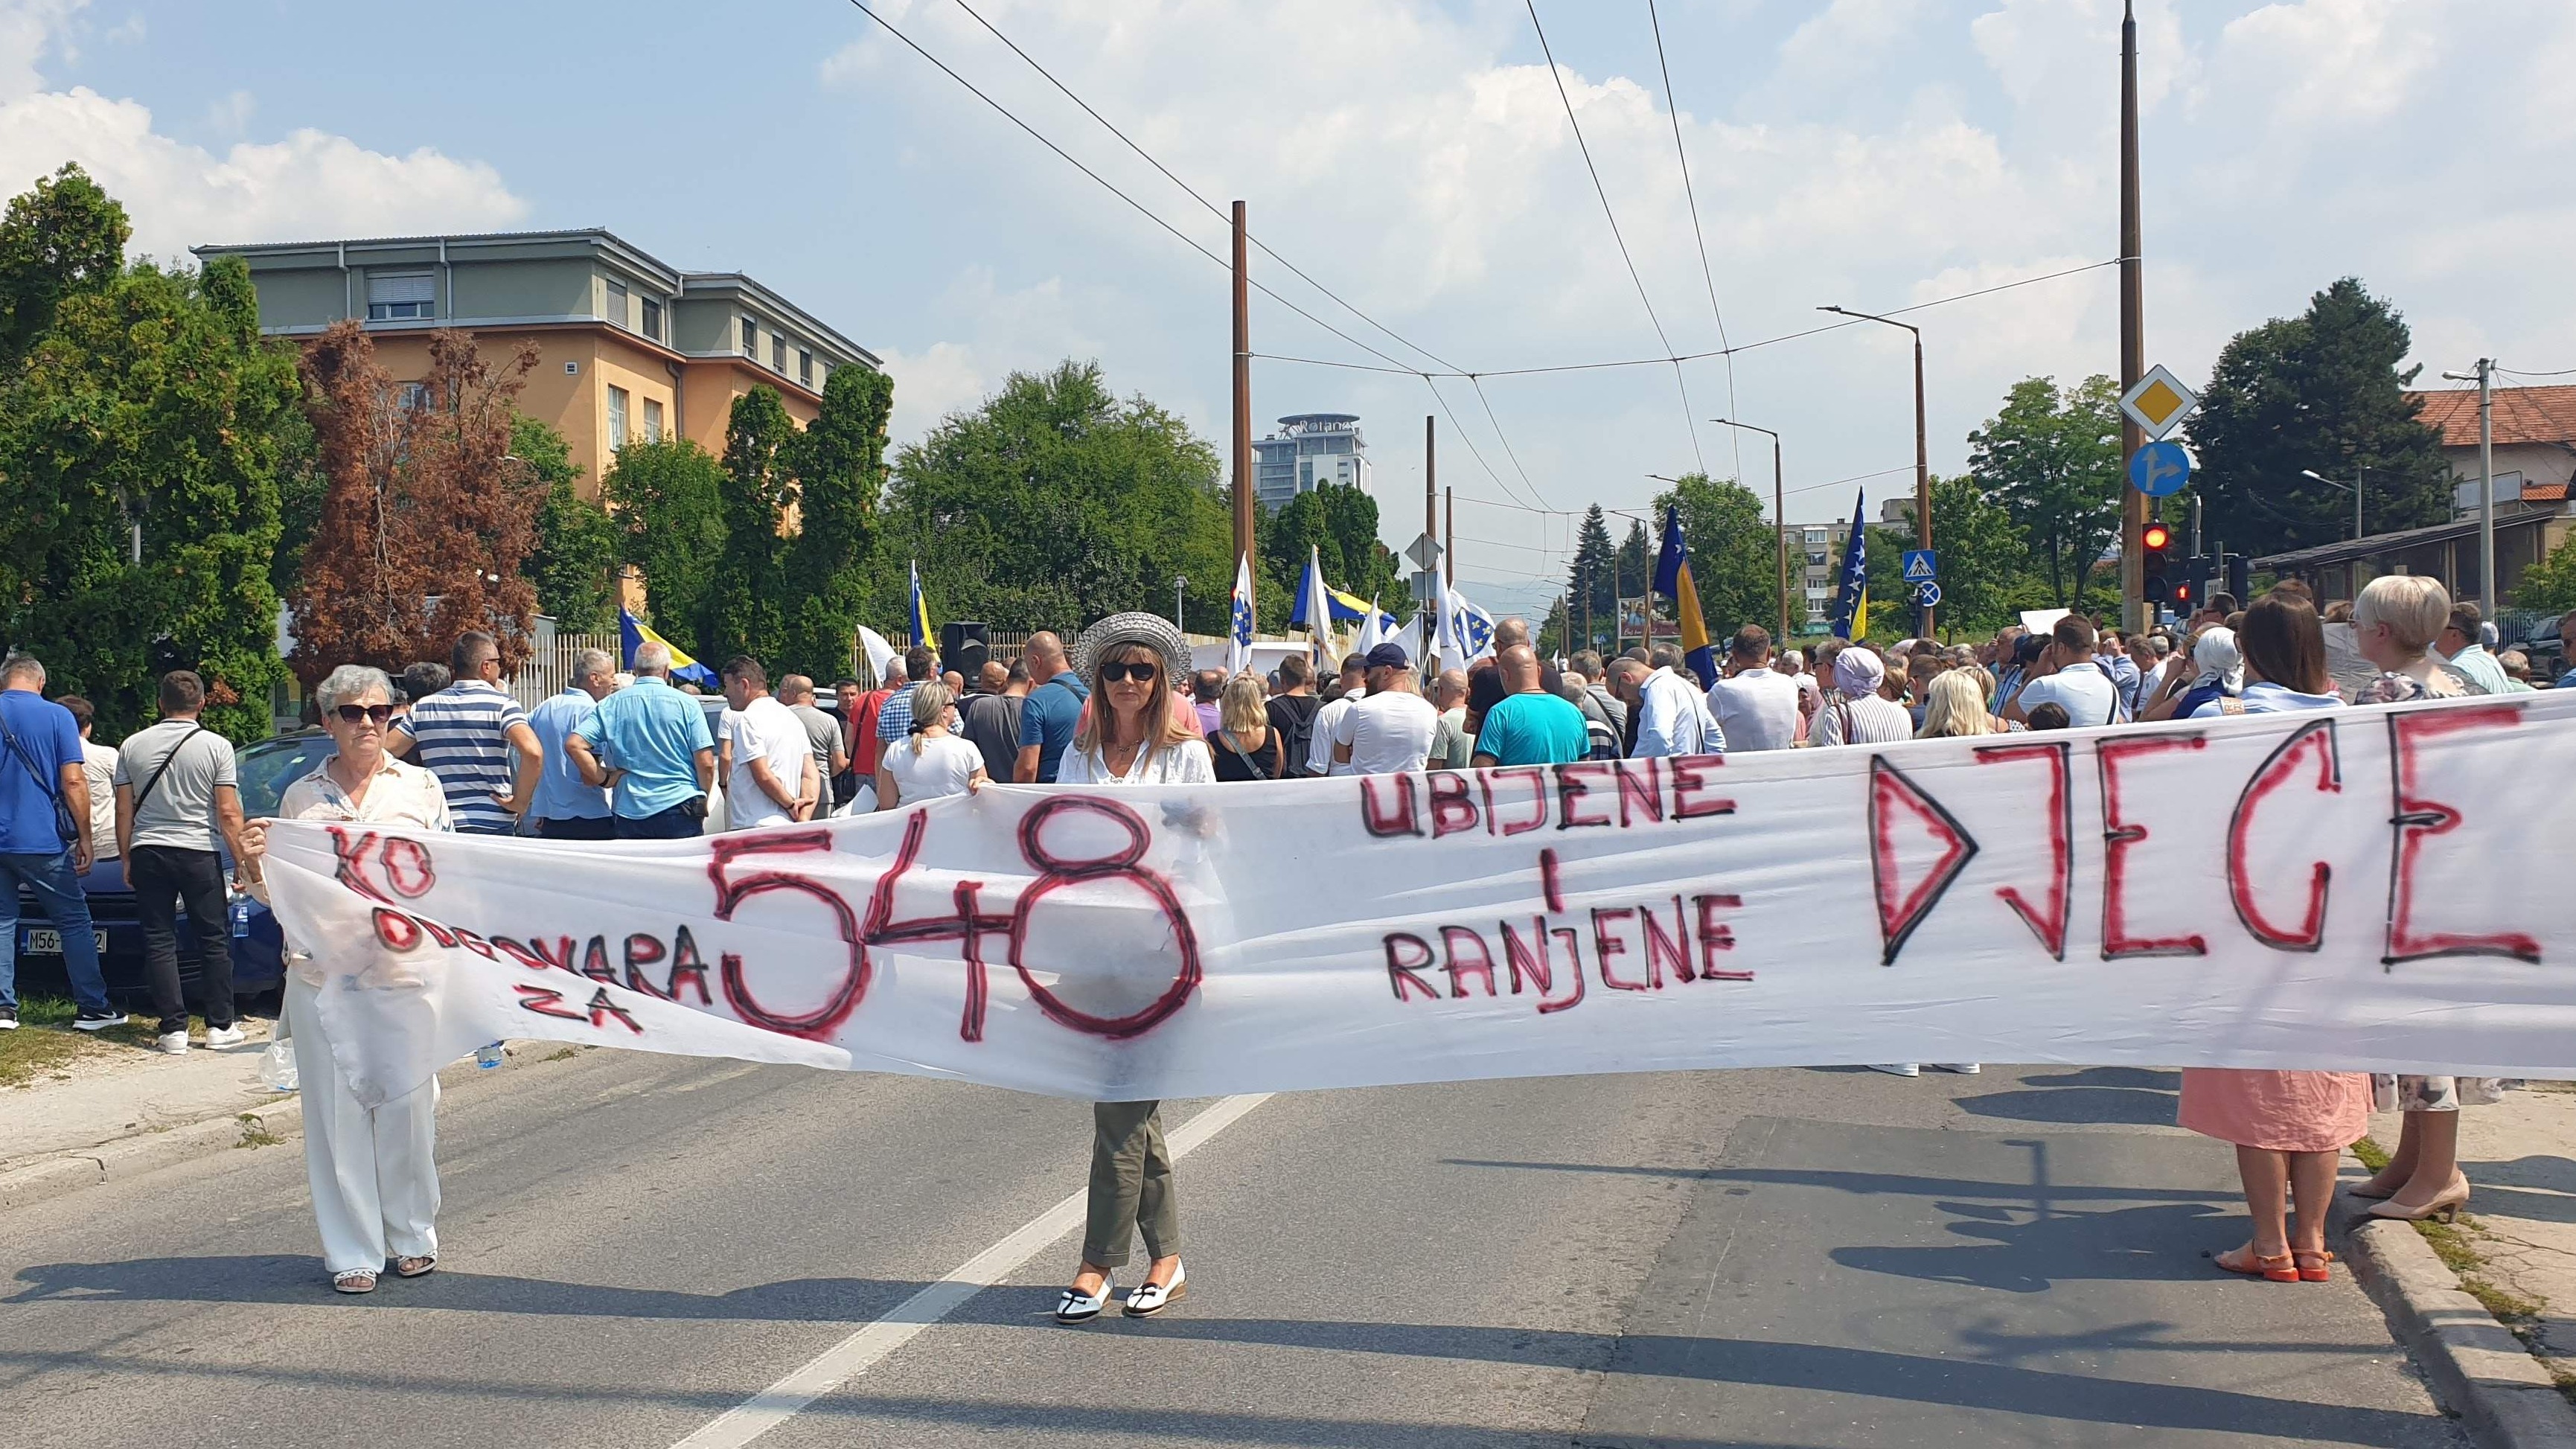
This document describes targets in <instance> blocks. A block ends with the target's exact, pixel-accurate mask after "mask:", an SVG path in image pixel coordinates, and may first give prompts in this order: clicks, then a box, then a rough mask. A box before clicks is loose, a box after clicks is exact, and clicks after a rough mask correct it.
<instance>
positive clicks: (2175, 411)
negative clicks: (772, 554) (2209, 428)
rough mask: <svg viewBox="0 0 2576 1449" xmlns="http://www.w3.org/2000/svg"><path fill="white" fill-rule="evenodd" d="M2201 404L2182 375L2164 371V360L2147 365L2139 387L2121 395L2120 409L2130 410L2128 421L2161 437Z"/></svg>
mask: <svg viewBox="0 0 2576 1449" xmlns="http://www.w3.org/2000/svg"><path fill="white" fill-rule="evenodd" d="M2198 406H2200V399H2199V397H2197V396H2196V395H2194V394H2193V392H2192V390H2191V389H2190V388H2187V387H2185V386H2183V385H2182V379H2181V378H2178V377H2176V376H2174V375H2173V374H2172V373H2170V372H2167V371H2165V370H2164V367H2163V366H2162V365H2161V364H2159V365H2157V366H2155V367H2151V368H2148V369H2147V375H2146V376H2144V377H2142V378H2139V379H2138V385H2137V386H2136V387H2133V388H2131V389H2129V390H2128V391H2127V392H2125V393H2122V394H2121V395H2120V411H2122V412H2124V413H2127V414H2128V415H2129V421H2131V422H2133V423H2136V424H2137V425H2138V426H2139V428H2141V429H2142V430H2144V431H2145V433H2146V435H2147V436H2148V437H2150V438H2162V437H2163V436H2164V435H2165V434H2167V433H2170V432H2172V431H2173V430H2174V429H2175V428H2177V427H2180V426H2181V425H2182V420H2183V419H2185V418H2187V417H2190V416H2191V410H2192V409H2193V408H2196V407H2198Z"/></svg>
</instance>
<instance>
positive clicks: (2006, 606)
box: [1869, 475, 2050, 638]
mask: <svg viewBox="0 0 2576 1449" xmlns="http://www.w3.org/2000/svg"><path fill="white" fill-rule="evenodd" d="M1932 534H1933V539H1932V541H1933V543H1934V545H1935V546H1936V549H1937V551H1938V552H1939V554H1940V561H1941V610H1940V613H1941V632H1942V633H1943V635H1945V636H1947V637H1952V638H1956V637H1960V636H1963V635H1971V634H1985V633H1992V632H1993V631H1995V630H1997V629H2000V628H2002V627H2004V626H2005V625H2006V624H2010V623H2012V622H2014V621H2015V619H2016V618H2017V617H2018V615H2019V614H2020V611H2022V610H2024V609H2044V608H2048V607H2049V606H2050V604H2049V597H2050V596H2049V589H2048V585H2047V583H2046V581H2044V580H2042V579H2040V578H2039V577H2038V576H2037V575H2035V574H2034V573H2033V572H2032V571H2031V557H2030V548H2029V546H2028V545H2027V544H2025V543H2024V542H2023V541H2022V535H2021V531H2020V529H2019V528H2018V527H2016V526H2015V525H2014V523H2013V520H2012V515H2011V514H2010V513H2009V512H2007V511H2006V510H2005V508H2004V506H2003V505H2002V504H2001V503H1999V502H1997V501H1996V500H1994V499H1993V498H1990V497H1988V496H1987V495H1986V491H1985V490H1984V489H1983V488H1982V487H1980V486H1979V485H1978V483H1977V480H1976V479H1975V478H1974V477H1973V476H1969V475H1961V476H1960V477H1956V478H1938V477H1936V478H1934V479H1933V480H1932ZM1915 538H1916V535H1915V532H1914V519H1913V517H1912V515H1910V514H1909V515H1907V516H1906V517H1905V518H1904V519H1902V520H1901V521H1899V522H1897V523H1894V524H1891V525H1889V526H1888V527H1886V528H1882V529H1880V530H1878V531H1877V532H1875V533H1873V534H1872V535H1871V536H1870V540H1869V544H1870V591H1869V592H1870V613H1871V614H1873V615H1879V614H1880V612H1881V610H1882V608H1883V607H1885V606H1886V605H1888V604H1894V605H1896V606H1898V610H1899V612H1898V613H1897V614H1887V615H1884V616H1883V617H1885V618H1888V619H1897V618H1899V617H1900V615H1901V617H1902V618H1903V619H1904V620H1907V621H1910V620H1911V619H1912V618H1913V608H1914V604H1913V599H1914V590H1913V588H1912V587H1911V586H1909V585H1907V584H1906V583H1905V581H1904V569H1903V556H1904V551H1905V550H1906V549H1909V548H1914V547H1917V546H1918V545H1917V544H1916V542H1915ZM1882 554H1883V555H1885V563H1884V565H1882V564H1881V561H1880V556H1881V555H1882ZM1882 566H1883V567H1884V568H1885V569H1886V570H1887V573H1886V575H1885V587H1887V588H1889V589H1891V590H1897V591H1901V592H1891V593H1888V594H1886V595H1884V596H1882V595H1881V593H1880V592H1879V591H1880V588H1881V587H1882V584H1881V574H1880V569H1881V567H1882ZM1894 627H1896V628H1898V629H1903V628H1906V627H1910V624H1905V623H1900V624H1897V625H1895V626H1894Z"/></svg>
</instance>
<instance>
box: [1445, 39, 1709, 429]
mask: <svg viewBox="0 0 2576 1449" xmlns="http://www.w3.org/2000/svg"><path fill="white" fill-rule="evenodd" d="M1521 3H1522V4H1523V5H1524V6H1526V7H1527V8H1528V10H1529V18H1530V28H1531V29H1533V30H1535V31H1537V32H1538V51H1539V54H1540V55H1541V56H1542V57H1544V58H1545V59H1546V61H1547V77H1548V79H1549V80H1552V81H1554V82H1556V99H1557V101H1558V103H1559V104H1561V105H1563V106H1564V107H1565V124H1566V125H1567V126H1569V127H1571V128H1572V129H1573V131H1574V149H1575V150H1577V151H1579V152H1581V153H1582V154H1583V169H1584V170H1585V171H1586V172H1589V173H1590V174H1591V177H1592V194H1593V195H1595V196H1597V197H1600V198H1601V216H1602V219H1603V220H1605V221H1607V222H1609V223H1610V240H1612V241H1614V242H1616V243H1618V244H1619V260H1620V261H1622V262H1625V263H1627V264H1628V280H1629V281H1631V282H1633V283H1635V284H1636V286H1637V300H1638V301H1639V302H1641V303H1644V304H1645V308H1646V321H1647V322H1648V323H1649V324H1651V325H1652V326H1653V327H1654V329H1655V340H1656V341H1657V342H1660V343H1662V344H1663V345H1664V351H1665V353H1666V354H1668V355H1669V354H1670V353H1671V352H1672V350H1673V339H1671V338H1670V337H1667V336H1665V335H1664V319H1663V318H1661V317H1658V316H1656V315H1655V300H1654V298H1652V297H1649V296H1647V295H1646V279H1645V278H1644V277H1642V276H1639V275H1638V274H1637V259H1636V258H1635V257H1633V256H1630V255H1629V254H1628V238H1627V237H1625V236H1623V235H1621V234H1620V231H1619V214H1618V213H1617V212H1615V211H1613V210H1611V209H1610V190H1609V188H1608V187H1606V186H1603V185H1602V184H1601V168H1600V167H1598V166H1595V165H1593V164H1592V146H1591V144H1590V143H1589V142H1587V141H1585V140H1584V139H1583V123H1582V122H1581V121H1578V120H1576V119H1575V118H1574V98H1573V97H1572V96H1570V95H1568V94H1566V90H1565V73H1564V72H1563V71H1561V70H1558V69H1557V68H1556V52H1555V51H1553V50H1551V49H1549V48H1548V43H1547V27H1546V26H1544V25H1541V24H1539V20H1538V0H1521ZM1725 340H1726V339H1724V338H1722V337H1721V338H1719V339H1718V341H1719V342H1720V343H1721V344H1723V343H1724V342H1725ZM1489 375H1491V374H1489ZM1673 386H1674V387H1676V388H1678V389H1680V391H1681V395H1682V427H1683V428H1684V429H1685V430H1687V431H1688V432H1689V434H1690V444H1691V457H1693V458H1694V459H1697V460H1698V462H1699V470H1700V472H1702V473H1706V472H1707V471H1708V459H1706V458H1704V457H1701V455H1700V451H1699V411H1698V409H1696V408H1693V407H1692V406H1691V400H1690V383H1689V382H1688V381H1687V380H1685V379H1684V378H1683V377H1682V365H1681V361H1680V359H1678V358H1675V359H1674V361H1673Z"/></svg>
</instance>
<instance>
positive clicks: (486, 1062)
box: [474, 1041, 501, 1072]
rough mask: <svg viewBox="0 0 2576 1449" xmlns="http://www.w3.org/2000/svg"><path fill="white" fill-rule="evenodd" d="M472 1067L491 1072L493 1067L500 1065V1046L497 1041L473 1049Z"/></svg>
mask: <svg viewBox="0 0 2576 1449" xmlns="http://www.w3.org/2000/svg"><path fill="white" fill-rule="evenodd" d="M474 1065H476V1066H478V1067H481V1068H482V1069H483V1070H485V1071H487V1072H488V1071H490V1070H492V1069H493V1068H494V1067H497V1066H499V1065H501V1044H500V1043H499V1042H497V1041H496V1042H486V1043H484V1044H483V1045H481V1046H479V1047H476V1048H475V1049H474Z"/></svg>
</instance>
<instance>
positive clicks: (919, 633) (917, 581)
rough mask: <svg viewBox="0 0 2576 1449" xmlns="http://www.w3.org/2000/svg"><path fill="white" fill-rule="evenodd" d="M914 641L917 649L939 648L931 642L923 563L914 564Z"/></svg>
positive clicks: (917, 561)
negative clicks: (924, 599) (924, 589)
mask: <svg viewBox="0 0 2576 1449" xmlns="http://www.w3.org/2000/svg"><path fill="white" fill-rule="evenodd" d="M912 643H913V647H914V648H916V649H937V648H938V647H939V646H938V645H936V644H933V643H931V642H930V605H928V604H926V603H924V602H922V598H921V563H920V561H919V560H915V561H914V562H913V565H912Z"/></svg>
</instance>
